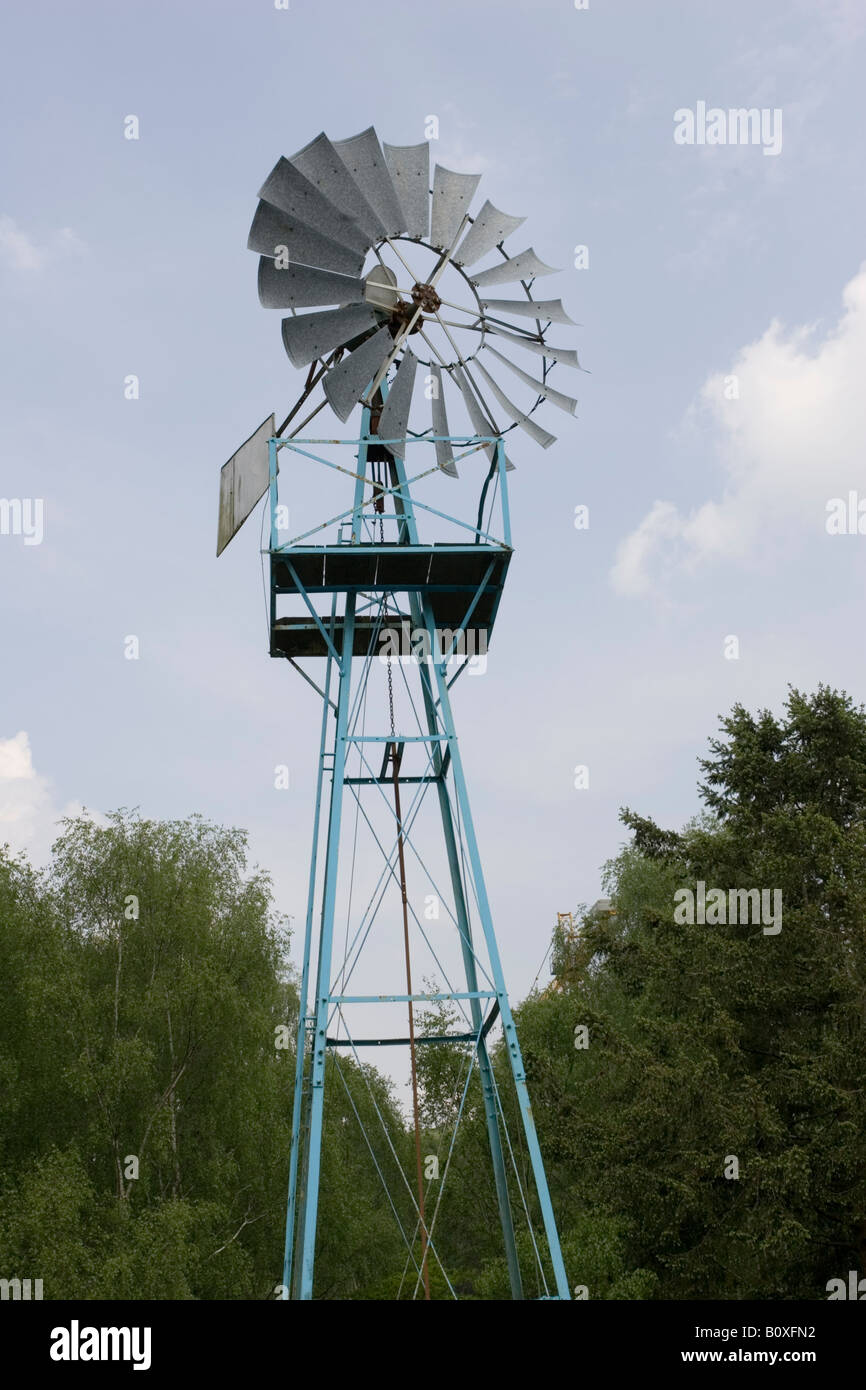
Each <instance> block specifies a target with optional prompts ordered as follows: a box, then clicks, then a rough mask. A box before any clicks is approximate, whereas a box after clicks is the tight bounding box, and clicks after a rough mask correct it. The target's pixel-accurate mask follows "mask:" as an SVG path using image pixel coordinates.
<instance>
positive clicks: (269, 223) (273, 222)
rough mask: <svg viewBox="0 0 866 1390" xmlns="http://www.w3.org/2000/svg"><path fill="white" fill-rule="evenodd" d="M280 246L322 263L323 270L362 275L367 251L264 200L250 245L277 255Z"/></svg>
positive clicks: (298, 256)
mask: <svg viewBox="0 0 866 1390" xmlns="http://www.w3.org/2000/svg"><path fill="white" fill-rule="evenodd" d="M280 246H284V247H285V248H286V251H287V252H288V255H289V259H290V260H292V261H300V262H301V264H302V265H315V266H319V267H320V268H321V269H322V270H336V271H339V273H340V274H341V275H360V273H361V270H362V269H363V266H364V255H363V252H361V251H355V250H354V249H353V248H352V247H351V246H340V245H339V243H338V242H336V241H333V240H332V239H331V237H327V236H323V235H322V233H321V232H317V231H316V229H315V228H314V227H308V226H306V225H305V223H303V222H299V221H298V220H297V218H295V217H289V216H287V214H286V213H284V212H281V211H280V209H279V208H275V207H274V205H273V203H264V202H260V203H259V205H258V207H257V208H256V215H255V217H254V218H253V223H252V226H251V227H250V235H249V239H248V241H247V248H248V250H250V251H258V252H259V254H260V255H262V256H276V255H277V254H278V247H280Z"/></svg>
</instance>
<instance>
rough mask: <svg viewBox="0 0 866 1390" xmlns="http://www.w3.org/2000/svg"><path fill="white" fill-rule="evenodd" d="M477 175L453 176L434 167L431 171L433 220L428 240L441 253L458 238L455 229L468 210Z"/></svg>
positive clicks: (446, 170)
mask: <svg viewBox="0 0 866 1390" xmlns="http://www.w3.org/2000/svg"><path fill="white" fill-rule="evenodd" d="M480 178H481V175H480V174H455V173H454V171H453V169H443V168H442V165H441V164H437V165H436V168H435V170H434V171H433V217H432V222H431V228H430V241H431V243H432V245H433V246H436V247H438V248H439V249H440V250H442V251H444V250H446V249H447V247H449V246H450V245H451V243H452V242H453V240H454V238H455V237H456V235H457V228H458V227H459V226H460V223H461V222H462V221H463V217H464V214H465V213H466V212H467V211H468V209H469V204H470V203H471V202H472V197H473V195H474V193H475V190H476V188H477V187H478V181H479V179H480Z"/></svg>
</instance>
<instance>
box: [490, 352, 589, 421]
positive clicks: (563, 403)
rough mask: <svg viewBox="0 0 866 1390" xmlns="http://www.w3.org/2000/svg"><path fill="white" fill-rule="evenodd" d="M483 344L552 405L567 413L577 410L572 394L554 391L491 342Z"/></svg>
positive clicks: (571, 413)
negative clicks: (504, 355) (499, 350)
mask: <svg viewBox="0 0 866 1390" xmlns="http://www.w3.org/2000/svg"><path fill="white" fill-rule="evenodd" d="M484 346H485V347H486V348H487V351H488V352H492V353H493V356H494V357H498V359H499V361H500V362H504V363H505V366H506V367H507V368H508V369H509V371H512V372H513V373H514V375H515V376H519V377H520V380H521V381H523V382H525V383H526V385H527V386H531V387H532V388H533V390H534V391H537V392H538V394H539V396H544V398H545V400H548V401H550V402H551V403H552V404H553V405H558V406H559V408H560V410H564V411H565V412H566V414H568V415H573V414H574V412H575V411H576V410H577V401H576V400H575V399H574V397H573V396H566V395H564V394H563V392H562V391H555V390H554V389H553V387H552V386H548V384H547V382H545V381H539V380H538V378H537V377H534V376H530V374H529V372H524V371H523V369H522V368H521V367H518V366H517V365H516V363H514V362H511V361H509V359H508V358H507V357H503V356H502V353H501V352H497V351H496V348H495V347H494V346H493V345H492V343H485V344H484Z"/></svg>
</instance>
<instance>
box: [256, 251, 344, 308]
mask: <svg viewBox="0 0 866 1390" xmlns="http://www.w3.org/2000/svg"><path fill="white" fill-rule="evenodd" d="M363 298H364V281H363V280H357V279H353V278H352V276H350V275H338V274H337V273H336V271H333V270H319V269H318V268H317V267H316V266H312V265H287V266H286V267H285V268H284V269H282V270H280V269H278V267H277V264H276V262H275V261H272V260H270V258H269V257H268V256H261V257H260V258H259V301H260V303H262V304H263V305H264V307H265V308H266V309H304V308H310V307H312V305H314V304H334V303H336V304H357V303H359V302H360V301H361V300H363Z"/></svg>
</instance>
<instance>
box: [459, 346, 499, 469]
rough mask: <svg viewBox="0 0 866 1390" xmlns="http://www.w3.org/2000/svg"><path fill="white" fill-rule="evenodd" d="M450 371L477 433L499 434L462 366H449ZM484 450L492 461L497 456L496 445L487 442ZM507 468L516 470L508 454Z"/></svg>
mask: <svg viewBox="0 0 866 1390" xmlns="http://www.w3.org/2000/svg"><path fill="white" fill-rule="evenodd" d="M448 371H449V372H450V373H451V375H452V377H453V378H454V380H455V381H456V383H457V386H458V389H459V391H460V394H461V396H462V397H463V400H464V402H465V404H466V411H467V413H468V415H469V419H470V420H471V421H472V428H473V429H474V431H475V433H476V434H480V435H485V434H499V432H500V431H499V429H498V427H497V426H496V424H494V423H493V421H491V420H488V418H487V416H486V414H485V412H484V411H483V410H482V409H481V406H480V404H479V402H478V398H477V397H476V395H475V392H474V391H473V390H472V387H471V386H470V384H469V382H468V381H467V379H466V377H465V375H464V373H463V370H462V368H460V367H449V368H448ZM484 451H485V453H486V454H487V457H488V458H489V459H490V462H491V463H492V462H493V460H494V458H495V457H496V445H495V444H485V445H484ZM505 469H506V472H508V473H512V472H513V471H514V464H513V463H512V462H511V459H510V458H509V457H508V455H507V454H506V455H505Z"/></svg>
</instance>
